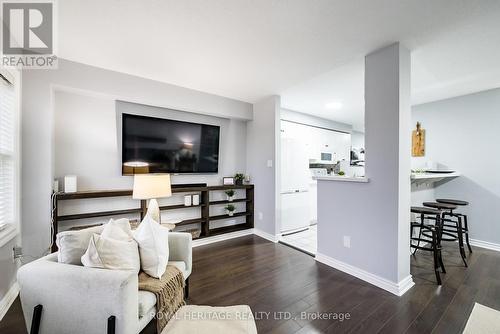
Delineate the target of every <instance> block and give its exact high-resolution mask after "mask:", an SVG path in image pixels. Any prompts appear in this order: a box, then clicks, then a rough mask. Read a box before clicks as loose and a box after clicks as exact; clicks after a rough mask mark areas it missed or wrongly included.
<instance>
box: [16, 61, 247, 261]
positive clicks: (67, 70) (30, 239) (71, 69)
mask: <svg viewBox="0 0 500 334" xmlns="http://www.w3.org/2000/svg"><path fill="white" fill-rule="evenodd" d="M22 76H23V87H22V103H23V106H22V116H23V121H22V159H23V168H22V215H23V220H22V230H23V232H22V235H23V245H24V250H25V252H26V253H27V254H31V255H34V256H40V255H42V254H43V253H44V252H45V251H46V250H47V248H48V246H49V242H50V195H51V191H52V179H53V177H54V175H55V165H56V155H55V132H54V129H55V125H54V123H55V113H54V107H55V104H56V99H55V94H54V92H55V91H59V90H71V91H75V92H81V93H83V94H84V95H94V96H101V97H104V98H107V99H116V100H123V101H129V102H136V103H142V104H146V105H154V106H158V107H165V108H173V109H179V110H184V111H188V112H196V113H200V114H204V115H211V116H217V117H223V118H231V119H241V120H248V119H251V118H252V105H251V104H248V103H245V102H240V101H236V100H232V99H228V98H224V97H220V96H216V95H212V94H207V93H203V92H199V91H195V90H190V89H186V88H182V87H178V86H173V85H169V84H166V83H161V82H157V81H153V80H148V79H143V78H139V77H135V76H131V75H127V74H123V73H118V72H113V71H108V70H103V69H100V68H96V67H92V66H87V65H83V64H79V63H74V62H70V61H66V60H63V59H60V60H59V68H58V69H57V70H36V71H24V72H23V74H22ZM89 103H91V104H92V103H97V104H99V105H100V106H102V107H105V105H106V103H105V102H102V101H101V102H96V101H93V102H92V101H90V102H89ZM107 106H108V107H109V105H107ZM87 111H88V112H92V111H91V110H87ZM97 122H99V120H97V121H96V123H97ZM95 126H96V127H97V126H98V125H95ZM108 145H109V143H108ZM61 172H62V171H61ZM82 181H83V182H84V183H83V184H85V182H88V181H85V179H83V180H82ZM113 182H117V181H116V180H115V181H113ZM87 184H88V183H87Z"/></svg>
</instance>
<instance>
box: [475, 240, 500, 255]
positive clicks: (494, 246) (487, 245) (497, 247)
mask: <svg viewBox="0 0 500 334" xmlns="http://www.w3.org/2000/svg"><path fill="white" fill-rule="evenodd" d="M470 244H471V245H472V246H476V247H481V248H486V249H490V250H494V251H497V252H500V244H495V243H493V242H488V241H482V240H477V239H470Z"/></svg>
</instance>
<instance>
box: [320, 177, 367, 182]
mask: <svg viewBox="0 0 500 334" xmlns="http://www.w3.org/2000/svg"><path fill="white" fill-rule="evenodd" d="M313 179H314V180H318V181H340V182H361V183H367V182H369V179H368V178H367V177H353V176H340V175H327V176H315V177H313Z"/></svg>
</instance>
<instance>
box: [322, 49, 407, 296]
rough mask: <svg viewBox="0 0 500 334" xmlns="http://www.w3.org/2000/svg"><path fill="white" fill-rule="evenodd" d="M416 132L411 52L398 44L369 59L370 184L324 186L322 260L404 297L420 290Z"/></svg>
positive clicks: (367, 137) (367, 139)
mask: <svg viewBox="0 0 500 334" xmlns="http://www.w3.org/2000/svg"><path fill="white" fill-rule="evenodd" d="M409 133H410V52H409V51H408V50H407V49H405V48H404V47H402V46H401V45H400V44H399V43H396V44H393V45H390V46H388V47H385V48H382V49H380V50H377V51H375V52H373V53H371V54H369V55H367V56H366V61H365V148H366V156H365V159H366V176H367V177H368V178H369V182H367V183H359V182H335V181H318V256H317V259H318V260H319V261H321V262H325V263H327V264H329V265H332V266H334V267H336V268H338V269H340V270H343V271H346V272H348V273H350V274H353V275H355V276H357V277H360V278H362V279H364V280H366V281H368V282H370V283H372V284H375V285H377V286H380V287H381V288H384V289H386V290H388V291H390V292H393V293H395V294H398V295H400V294H402V293H404V292H405V291H407V289H408V288H409V287H411V286H412V285H413V281H412V279H411V276H410V251H409V233H410V232H409V224H410V212H409V210H410V141H409ZM346 238H347V239H349V238H350V243H345V242H344V240H345V239H346Z"/></svg>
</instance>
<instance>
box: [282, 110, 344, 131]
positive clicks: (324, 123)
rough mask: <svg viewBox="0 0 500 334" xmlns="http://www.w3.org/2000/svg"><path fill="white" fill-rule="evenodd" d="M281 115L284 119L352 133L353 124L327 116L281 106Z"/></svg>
mask: <svg viewBox="0 0 500 334" xmlns="http://www.w3.org/2000/svg"><path fill="white" fill-rule="evenodd" d="M280 117H281V119H282V120H284V121H289V122H294V123H299V124H305V125H310V126H315V127H318V128H324V129H328V130H334V131H341V132H348V133H351V131H352V125H350V124H345V123H341V122H335V121H332V120H329V119H326V118H321V117H316V116H313V115H308V114H304V113H301V112H298V111H294V110H290V109H284V108H281V111H280Z"/></svg>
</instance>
